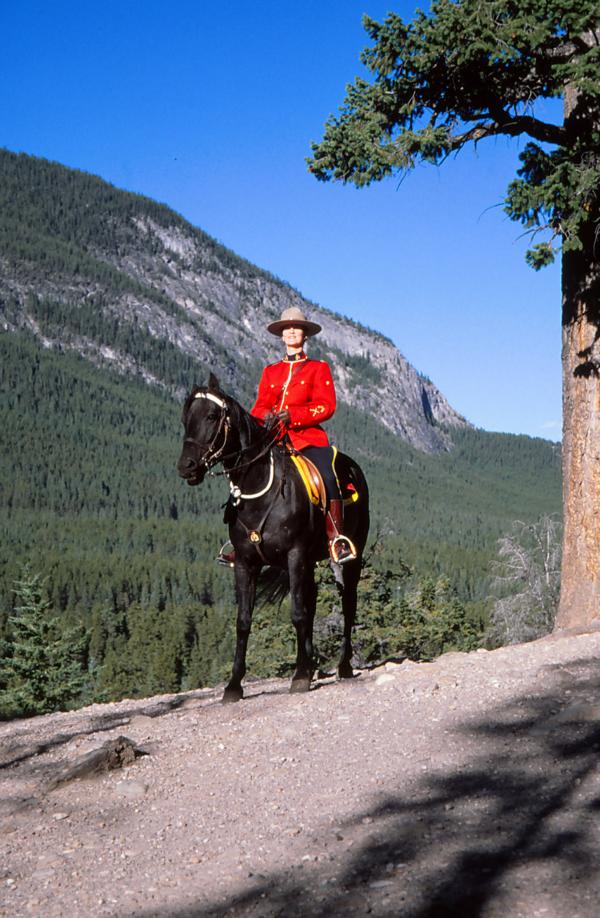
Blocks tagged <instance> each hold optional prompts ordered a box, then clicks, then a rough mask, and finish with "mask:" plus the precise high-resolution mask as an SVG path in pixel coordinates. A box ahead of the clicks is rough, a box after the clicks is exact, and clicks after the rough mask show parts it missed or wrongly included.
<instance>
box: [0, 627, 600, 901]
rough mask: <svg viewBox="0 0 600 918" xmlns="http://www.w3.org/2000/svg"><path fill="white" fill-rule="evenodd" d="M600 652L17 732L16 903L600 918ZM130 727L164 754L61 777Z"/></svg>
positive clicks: (4, 817)
mask: <svg viewBox="0 0 600 918" xmlns="http://www.w3.org/2000/svg"><path fill="white" fill-rule="evenodd" d="M599 658H600V634H598V633H594V634H584V635H566V636H563V637H560V638H549V639H545V640H542V641H537V642H535V643H532V644H525V645H520V646H516V647H511V648H503V649H501V650H497V651H493V652H490V653H488V652H485V651H478V652H476V653H471V654H456V653H453V654H446V655H445V656H443V657H440V659H439V660H437V661H436V662H434V663H427V664H414V663H403V664H401V665H394V664H387V665H386V666H385V667H380V668H378V669H375V670H372V671H371V672H362V673H360V674H359V675H358V677H357V678H355V679H354V680H352V681H349V682H343V683H335V682H333V681H330V682H323V683H317V684H316V685H315V686H314V688H313V689H312V690H311V692H310V693H309V694H308V695H289V694H288V693H287V688H288V684H287V682H285V681H282V680H273V681H270V682H261V683H251V684H250V685H248V686H247V697H246V699H245V700H244V701H242V702H241V703H240V704H237V705H228V706H222V705H221V704H220V703H219V697H220V693H219V692H217V691H212V690H211V691H207V690H202V691H196V692H188V693H185V694H180V695H171V696H161V697H160V698H154V699H146V700H143V701H122V702H119V703H118V704H108V705H92V706H91V707H88V708H85V709H83V710H81V711H76V712H70V713H65V714H54V715H50V716H46V717H37V718H31V719H28V720H20V721H15V722H12V723H7V724H3V725H0V914H2V915H3V916H7V918H8V916H10V918H14V916H21V915H44V916H62V915H68V916H79V915H81V916H84V915H85V916H96V915H103V916H119V918H122V916H134V915H136V916H148V918H149V916H180V918H183V916H190V918H191V916H197V915H215V916H216V915H221V914H229V915H234V916H242V915H248V916H256V918H258V916H271V915H280V916H318V915H323V916H325V915H327V916H331V915H336V916H337V915H342V916H345V915H364V914H371V915H381V916H384V915H385V916H390V915H402V916H411V918H413V916H414V918H417V916H418V918H425V916H443V915H448V916H450V915H452V916H471V915H478V916H489V918H496V916H498V918H499V916H502V918H505V916H507V915H508V916H511V918H515V916H526V918H532V916H544V918H563V916H565V915H569V916H571V918H576V916H586V918H587V916H595V915H597V913H598V890H599V889H600V858H599V857H598V853H599V851H600V844H599V843H600V820H599V818H598V810H599V809H600V777H599V774H598V768H597V763H598V755H599V752H600V693H599V681H600V672H599V666H598V662H599ZM119 736H122V737H123V736H124V737H127V739H129V740H131V741H132V742H133V743H135V744H136V746H137V747H140V748H141V749H143V750H144V751H145V752H147V753H148V755H143V756H141V757H136V758H135V759H134V760H133V761H132V762H131V764H129V765H127V764H125V765H123V767H120V768H117V769H116V770H112V771H103V772H100V773H96V774H93V775H92V776H90V777H86V778H77V777H76V778H75V779H73V780H70V781H69V782H68V783H63V784H59V786H58V787H56V789H54V790H49V788H50V787H52V784H53V781H54V779H56V777H57V776H60V775H64V774H66V773H68V770H69V768H70V767H71V766H73V765H74V764H75V763H77V762H81V761H83V760H84V757H85V756H86V755H87V754H89V753H93V752H94V751H95V750H98V749H99V748H100V747H102V746H103V744H105V743H106V742H107V741H109V740H114V739H116V738H117V737H119ZM86 761H88V760H86Z"/></svg>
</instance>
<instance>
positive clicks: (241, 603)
mask: <svg viewBox="0 0 600 918" xmlns="http://www.w3.org/2000/svg"><path fill="white" fill-rule="evenodd" d="M257 578H258V570H256V569H254V568H247V567H244V566H243V565H242V564H241V563H240V562H239V561H237V560H236V563H235V587H236V593H237V602H238V613H237V627H236V630H237V639H236V644H235V656H234V658H233V667H232V671H231V679H230V680H229V682H228V683H227V685H226V686H225V691H224V693H223V703H224V704H227V703H228V702H230V701H240V699H242V698H243V697H244V690H243V689H242V679H243V678H244V676H245V675H246V648H247V647H248V637H249V635H250V628H251V627H252V610H253V609H254V600H255V598H256V581H257Z"/></svg>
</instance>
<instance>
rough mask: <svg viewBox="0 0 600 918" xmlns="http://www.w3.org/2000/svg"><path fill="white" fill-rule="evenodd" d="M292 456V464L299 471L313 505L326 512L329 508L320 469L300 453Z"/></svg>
mask: <svg viewBox="0 0 600 918" xmlns="http://www.w3.org/2000/svg"><path fill="white" fill-rule="evenodd" d="M290 455H291V459H292V462H293V463H294V465H295V466H296V468H297V469H298V473H299V475H300V478H301V479H302V482H303V484H304V487H305V488H306V493H307V494H308V498H309V500H310V502H311V504H314V505H315V506H316V507H321V509H322V510H323V511H324V510H325V507H326V506H327V495H326V493H325V485H324V484H323V479H322V478H321V473H320V472H319V470H318V468H317V467H316V465H315V464H314V463H313V462H311V461H310V459H307V458H306V456H301V455H300V454H299V453H290Z"/></svg>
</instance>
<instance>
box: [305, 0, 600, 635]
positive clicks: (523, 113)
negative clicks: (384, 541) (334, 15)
mask: <svg viewBox="0 0 600 918" xmlns="http://www.w3.org/2000/svg"><path fill="white" fill-rule="evenodd" d="M364 24H365V28H366V30H367V32H368V34H369V37H370V38H371V40H372V42H373V45H372V46H371V47H369V48H367V49H366V50H365V51H364V52H363V54H362V60H363V63H364V64H365V65H366V66H367V68H368V69H369V70H370V71H371V73H372V75H373V79H372V81H371V82H369V81H366V80H364V79H362V78H359V79H357V80H356V81H355V83H354V84H353V85H351V86H350V87H349V88H348V91H347V96H346V99H345V102H344V104H343V106H342V108H341V114H340V115H339V116H338V117H337V118H331V119H330V121H329V122H328V123H327V125H326V129H325V136H324V138H323V140H322V141H321V143H320V144H318V145H315V146H314V147H313V151H314V155H313V158H312V160H311V161H310V169H311V171H312V172H313V173H314V174H315V175H316V177H317V178H319V179H321V180H328V179H332V178H335V179H339V180H341V181H344V182H353V183H354V184H355V185H357V186H364V185H368V184H369V183H371V182H373V181H378V180H380V179H382V178H384V177H385V176H387V175H390V174H392V173H394V172H395V171H400V172H404V171H406V170H408V169H410V168H412V167H413V166H414V165H415V164H416V163H417V162H419V161H422V162H428V163H435V164H440V163H442V162H443V161H444V160H445V159H446V158H447V157H448V156H449V154H451V153H453V152H458V151H459V150H461V149H462V148H463V147H465V146H466V145H468V144H470V143H473V144H480V143H481V142H482V141H484V140H485V139H487V138H490V137H491V138H495V137H498V136H500V135H505V136H508V137H524V138H526V139H527V141H528V142H527V143H526V144H525V145H524V147H523V149H522V152H521V154H520V159H521V168H520V169H519V171H518V177H517V178H516V179H515V180H514V181H512V182H511V184H510V186H509V188H508V192H507V195H506V200H505V210H506V212H507V213H508V215H509V217H510V218H511V219H512V220H516V221H518V222H520V223H521V224H523V225H524V226H525V227H526V231H527V232H528V233H530V234H531V239H532V246H531V248H530V249H529V251H528V252H527V256H526V258H527V261H528V262H529V264H530V265H531V266H532V267H534V268H535V269H538V268H540V267H542V266H544V265H546V264H549V263H550V262H551V261H553V259H554V258H555V255H556V252H557V250H558V249H559V248H560V249H562V265H563V284H562V286H563V316H562V322H563V385H564V390H563V406H564V441H563V470H564V479H565V488H564V503H563V508H564V517H565V530H564V540H563V545H564V552H563V568H562V587H561V603H560V610H559V615H558V621H557V624H559V625H560V626H561V627H565V626H569V625H577V624H583V623H587V622H590V621H591V620H592V619H594V618H596V617H597V614H598V607H599V605H600V578H599V577H598V571H599V570H600V529H599V527H598V516H599V515H600V490H599V489H598V484H597V478H598V470H597V463H598V459H597V455H598V437H599V435H600V434H599V428H598V376H599V375H600V246H598V225H599V221H600V10H599V7H598V0H577V2H574V0H433V2H432V4H431V7H430V10H429V12H428V13H425V12H423V11H420V10H419V11H417V13H416V16H415V18H414V20H413V21H412V22H408V23H405V22H403V21H402V19H401V18H400V16H398V15H397V14H396V13H390V14H388V16H387V17H386V19H385V22H384V23H383V24H379V23H377V22H375V21H373V20H372V19H370V18H368V17H365V19H364ZM560 96H562V97H563V99H564V118H563V121H562V123H560V124H555V123H552V122H551V121H547V120H544V119H543V118H540V117H539V116H538V114H536V111H535V109H534V105H535V103H536V101H537V100H542V99H548V98H556V97H560Z"/></svg>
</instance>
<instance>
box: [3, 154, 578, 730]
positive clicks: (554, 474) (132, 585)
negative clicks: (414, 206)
mask: <svg viewBox="0 0 600 918" xmlns="http://www.w3.org/2000/svg"><path fill="white" fill-rule="evenodd" d="M5 160H6V162H5V164H6V166H7V169H8V171H10V170H11V169H14V168H16V167H15V165H14V158H11V157H9V156H6V157H5ZM64 172H65V174H66V175H67V176H68V182H67V185H69V183H71V184H72V189H73V196H74V198H76V200H77V203H76V205H75V204H74V205H73V207H72V208H71V210H69V197H68V195H66V196H65V195H62V198H61V200H62V201H63V208H64V215H62V216H64V221H63V224H62V230H61V232H57V233H53V232H52V231H51V223H52V219H54V218H52V219H51V217H52V213H53V211H52V208H51V207H50V205H49V204H48V208H47V210H46V212H44V202H46V203H47V202H48V201H51V200H52V186H53V184H54V183H55V182H56V181H57V179H56V172H55V170H54V169H53V167H51V166H50V165H44V164H43V163H41V161H40V162H39V163H37V164H36V165H35V168H34V167H33V166H31V161H30V160H29V159H28V158H27V159H26V160H24V161H23V163H22V171H21V173H20V174H19V176H18V178H19V185H20V189H21V190H20V192H19V200H18V201H16V202H15V201H14V200H13V198H11V197H10V196H9V198H7V200H6V201H4V202H2V206H1V207H0V242H1V248H0V255H1V258H2V260H3V264H4V265H5V267H6V271H7V272H8V274H9V275H10V277H11V278H12V285H11V287H10V290H9V289H8V287H7V286H6V285H5V286H3V287H2V290H1V291H0V306H1V312H2V316H3V322H2V325H1V329H2V330H1V331H0V377H1V383H2V392H3V399H2V403H1V407H0V412H1V416H0V424H1V429H2V491H1V497H0V500H1V507H2V516H1V525H2V539H1V547H0V716H2V717H14V716H22V715H28V714H34V713H45V712H47V711H50V710H58V709H61V708H64V707H69V706H76V705H81V704H86V703H90V702H92V701H108V700H113V699H118V698H123V697H142V696H145V695H151V694H156V693H161V692H173V691H178V690H185V689H190V688H196V687H200V686H206V685H212V684H215V683H217V682H219V681H221V680H223V679H224V678H226V676H227V675H228V671H229V667H230V664H231V658H232V652H233V644H234V632H235V628H234V626H235V597H234V590H233V579H232V576H231V572H230V571H229V570H227V569H225V568H222V567H219V566H217V565H216V564H215V563H214V558H215V556H216V554H217V552H218V549H219V547H220V545H221V544H222V542H224V541H225V539H226V538H227V530H226V526H225V525H224V524H223V521H222V516H223V509H222V507H223V503H224V502H225V500H226V498H227V494H228V491H227V484H226V480H225V479H223V478H214V479H210V478H207V479H206V480H205V482H204V483H203V484H202V485H201V486H200V487H197V488H190V487H188V486H186V484H185V483H184V482H183V481H181V479H179V478H178V476H177V473H176V470H175V463H176V461H177V458H178V455H179V452H180V448H181V438H182V427H181V423H180V416H181V405H182V401H183V395H182V393H184V392H186V391H189V390H190V389H191V388H192V386H193V385H195V384H204V383H205V382H206V376H207V372H208V367H207V362H206V360H204V359H195V358H194V357H193V356H190V355H187V354H185V353H182V351H181V350H180V349H179V348H178V347H177V346H176V345H175V344H174V343H173V341H172V340H169V336H168V335H165V336H162V337H161V336H160V335H157V334H153V333H151V331H149V329H148V328H147V327H145V326H144V324H143V323H141V322H139V321H138V320H136V319H134V318H132V317H130V316H129V317H128V316H127V315H126V314H123V313H122V312H121V313H119V312H118V311H116V310H114V311H113V313H112V315H111V312H110V309H108V308H107V304H109V305H110V303H111V302H116V301H117V300H122V298H123V297H125V299H126V298H127V296H131V297H138V298H142V299H143V298H144V297H145V296H147V297H148V299H150V298H152V300H153V301H155V300H156V298H157V296H158V297H159V298H160V294H158V293H157V289H156V287H154V288H153V289H152V290H146V289H145V288H144V283H143V281H142V280H136V279H134V278H132V277H131V276H128V275H127V274H125V273H124V272H123V271H122V270H117V269H116V268H115V267H114V266H111V263H110V262H109V261H108V260H106V259H105V260H102V259H99V258H98V256H97V252H98V251H99V250H100V249H101V248H102V246H103V245H108V246H113V247H114V246H116V247H117V248H118V246H119V244H120V241H119V239H120V237H119V232H120V231H119V230H115V229H114V227H113V232H112V233H110V232H109V231H108V230H107V228H106V226H107V224H106V222H104V223H103V222H101V221H98V219H97V214H98V212H99V209H98V207H96V206H95V205H96V203H97V201H96V200H95V195H96V194H99V193H100V192H98V190H97V189H98V187H99V185H96V184H95V182H97V180H91V178H90V177H85V176H82V175H81V174H79V173H70V172H69V171H68V170H64ZM28 176H29V178H28ZM88 179H89V180H88ZM28 181H29V185H28ZM65 181H66V179H65ZM2 187H4V188H5V189H6V187H7V184H6V183H4V185H3V186H2ZM15 187H16V186H13V191H14V188H15ZM112 192H114V195H113V196H114V206H115V208H116V211H115V212H121V211H123V212H126V211H127V209H128V208H130V207H132V206H133V204H132V199H134V201H135V202H137V204H136V206H139V207H146V206H147V207H148V208H150V209H152V208H154V207H158V205H154V204H153V203H152V202H148V203H147V204H146V203H144V199H139V198H137V197H136V196H133V195H126V194H125V193H123V192H118V191H117V190H116V189H113V190H112ZM102 193H103V194H106V192H102ZM82 200H85V202H86V205H87V206H86V207H85V208H83V207H82V206H81V201H82ZM36 201H37V204H36V203H35V202H36ZM140 201H141V202H142V204H140V203H139V202H140ZM103 206H104V205H103ZM165 210H166V209H165ZM74 215H76V216H77V219H76V218H75V216H74ZM86 215H87V216H86ZM59 216H61V215H56V219H57V220H58V219H59ZM172 219H173V220H174V221H176V220H181V218H177V217H176V215H173V216H172ZM182 222H183V221H182ZM17 224H18V227H19V231H18V232H16V230H15V227H16V226H17ZM65 224H66V225H67V226H70V227H71V229H70V230H69V232H70V233H71V239H70V240H68V239H67V238H66V236H65V232H64V226H65ZM71 224H72V225H71ZM115 225H117V224H115ZM103 233H104V234H108V236H107V239H108V241H107V239H105V238H103V236H102V234H103ZM207 238H208V237H207ZM209 243H210V241H209ZM209 243H207V245H208V246H209V249H210V245H212V243H210V244H209ZM214 245H215V246H216V243H215V244H214ZM94 253H96V254H94ZM151 254H152V253H149V256H148V257H150V255H151ZM219 257H221V258H223V259H225V260H226V261H227V263H228V270H229V269H231V270H233V269H234V268H235V270H240V271H242V272H244V271H246V272H250V271H252V270H254V271H257V270H258V269H253V267H252V266H250V265H248V263H247V262H244V261H243V260H242V259H239V258H238V257H237V256H235V255H233V253H227V250H225V249H222V250H219ZM213 270H214V264H213ZM82 278H85V283H86V284H87V287H88V294H87V296H85V297H84V296H82V295H81V281H82ZM69 281H72V283H73V290H74V291H75V292H73V294H72V295H71V296H69V295H65V293H64V291H65V290H66V289H67V288H68V285H69ZM163 296H164V301H165V304H166V305H165V309H167V308H168V309H169V310H170V312H171V313H172V315H173V318H174V321H175V320H176V319H177V309H178V307H177V305H176V304H174V303H173V302H172V300H171V299H169V298H168V297H167V295H166V294H164V295H163ZM111 298H112V299H111ZM23 316H26V317H27V318H26V319H23ZM57 329H58V332H57ZM57 334H58V336H59V337H61V336H62V339H63V341H64V347H63V346H61V345H60V343H59V344H57V343H56V339H57ZM47 338H52V346H48V341H47V340H45V339H47ZM92 340H93V342H94V345H95V347H96V353H98V351H99V349H101V348H102V347H104V348H119V349H120V350H121V352H123V353H126V354H127V355H128V356H129V358H130V360H131V364H132V366H135V367H137V368H139V367H140V366H142V367H143V368H144V371H145V376H144V374H141V373H140V372H129V371H128V369H127V367H126V368H125V369H124V368H123V367H122V366H121V367H115V366H113V365H110V364H108V363H103V362H102V361H101V360H99V359H96V360H94V361H91V360H90V359H88V356H89V355H86V347H85V341H88V342H89V341H92ZM78 341H81V342H82V344H81V347H75V346H74V344H76V343H77V342H78ZM219 348H220V350H219ZM211 349H212V351H213V352H214V353H215V359H216V360H217V362H218V363H219V364H220V365H221V366H224V365H225V364H227V361H230V362H231V360H232V354H231V352H230V351H228V350H227V348H226V347H225V346H224V345H222V344H219V342H218V341H212V340H211ZM352 360H353V361H354V370H356V371H357V372H358V371H360V373H361V374H362V375H363V376H366V377H369V376H371V377H372V379H371V383H372V385H374V386H378V385H382V384H383V385H385V381H383V383H382V380H381V376H380V373H379V371H378V369H377V367H376V366H371V362H370V361H369V360H368V358H367V357H360V356H355V357H353V358H348V372H349V373H350V372H352V370H353V366H352ZM357 361H358V363H357ZM360 361H362V364H360ZM359 364H360V366H359ZM259 372H260V361H259V360H257V359H254V358H253V359H250V360H248V361H246V362H245V365H244V370H243V372H240V373H239V375H238V376H237V377H234V376H232V378H231V380H230V381H228V383H227V385H228V391H230V392H231V394H232V395H234V396H235V397H236V398H237V399H238V400H239V401H240V402H242V404H244V405H245V406H246V407H250V404H251V401H252V397H253V392H254V391H255V388H256V384H257V381H258V376H259ZM150 377H152V378H151V379H150ZM157 381H158V382H157ZM327 430H328V433H329V434H330V435H331V436H332V439H333V440H334V441H335V442H337V443H338V444H339V445H340V447H341V448H342V449H343V450H344V451H345V452H347V453H349V454H351V455H354V456H355V457H356V459H357V460H358V461H359V463H360V464H361V466H362V468H363V469H364V470H365V472H366V474H367V477H368V481H369V487H370V492H371V500H372V524H371V539H370V546H369V550H368V553H367V561H366V565H365V569H364V572H363V578H362V581H361V585H360V593H359V620H358V625H357V629H356V639H355V647H356V656H357V662H358V663H361V664H363V665H367V664H369V663H373V662H376V661H381V660H384V659H387V658H391V657H394V658H402V657H410V658H412V659H421V660H423V659H431V658H432V657H434V656H435V655H437V654H439V653H441V652H443V651H445V650H449V649H459V650H469V649H473V648H475V647H477V646H478V645H480V644H481V643H482V642H484V641H485V640H486V629H487V628H488V624H489V616H490V599H489V595H490V583H491V563H492V560H493V558H494V557H495V554H496V551H497V541H498V539H499V538H500V537H501V536H502V535H503V534H505V533H507V532H508V531H509V530H510V528H511V525H512V524H513V522H514V520H516V519H520V520H523V521H524V522H531V521H534V520H537V519H539V518H540V517H541V516H543V515H544V514H556V513H557V512H558V510H559V507H560V448H559V447H557V446H556V445H554V444H552V443H549V442H547V441H544V440H536V439H532V438H530V437H526V436H511V435H506V434H493V433H486V432H484V431H480V430H475V429H473V428H471V427H469V426H455V427H452V428H448V429H447V430H445V431H443V432H444V435H445V436H446V435H447V437H448V438H449V440H450V441H451V448H448V449H444V450H440V451H437V452H424V451H421V450H418V449H416V448H414V447H413V446H411V445H409V444H408V443H407V442H405V441H404V440H403V439H402V438H401V437H399V436H398V435H396V434H394V433H393V432H392V431H390V430H389V429H387V428H386V427H385V426H383V424H381V423H380V422H379V421H378V419H377V418H376V417H374V416H373V415H372V413H370V412H366V411H364V410H361V407H360V406H355V405H351V404H348V403H347V402H346V403H340V405H339V407H338V410H337V412H336V415H335V417H334V418H333V419H332V421H331V422H330V423H329V424H328V425H327ZM318 579H319V582H320V589H319V601H318V611H317V622H316V628H315V644H316V651H317V654H318V665H319V667H320V668H321V669H322V670H323V671H327V670H328V668H332V665H333V664H332V661H335V659H336V657H337V655H338V650H339V641H340V628H341V615H340V611H339V608H338V605H337V603H338V599H337V593H336V591H335V588H334V584H333V580H332V576H331V572H330V569H329V567H328V566H327V565H325V564H323V565H321V566H320V567H319V569H318ZM294 654H295V637H294V632H293V629H292V627H291V625H290V622H289V606H288V604H287V601H286V600H284V602H283V603H282V605H281V606H280V607H279V606H273V605H264V606H261V607H259V608H257V610H256V612H255V617H254V624H253V632H252V637H251V641H250V644H249V655H248V662H249V675H250V676H256V677H258V676H269V675H283V674H286V673H288V672H289V671H291V669H292V668H293V661H294Z"/></svg>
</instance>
